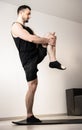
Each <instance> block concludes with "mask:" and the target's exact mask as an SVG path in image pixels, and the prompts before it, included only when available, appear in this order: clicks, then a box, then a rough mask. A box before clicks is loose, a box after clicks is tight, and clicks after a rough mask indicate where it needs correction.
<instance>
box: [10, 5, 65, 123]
mask: <svg viewBox="0 0 82 130" xmlns="http://www.w3.org/2000/svg"><path fill="white" fill-rule="evenodd" d="M17 15H18V17H17V20H16V22H14V23H13V25H12V29H11V34H12V36H13V39H14V41H15V44H16V46H17V49H18V51H19V56H20V60H21V63H22V66H23V68H24V70H25V74H26V79H27V82H28V91H27V94H26V98H25V101H26V108H27V119H26V120H27V122H40V120H39V119H38V118H36V117H35V116H34V114H33V110H32V109H33V102H34V95H35V91H36V88H37V84H38V79H37V71H38V69H37V65H38V64H39V63H40V62H41V61H42V60H43V59H44V57H45V56H46V54H47V52H48V55H49V59H50V63H49V67H51V68H57V69H61V70H65V69H66V68H65V67H63V66H62V65H61V64H60V63H59V62H58V61H57V60H56V36H55V33H50V34H48V35H47V36H46V37H39V36H37V35H35V34H34V32H33V31H32V29H31V28H29V27H26V26H25V23H26V22H28V20H29V19H30V15H31V8H30V7H29V6H27V5H22V6H20V7H19V8H18V10H17Z"/></svg>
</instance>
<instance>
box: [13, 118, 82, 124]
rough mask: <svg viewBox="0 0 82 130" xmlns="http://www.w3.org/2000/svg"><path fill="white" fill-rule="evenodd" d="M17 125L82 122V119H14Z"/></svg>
mask: <svg viewBox="0 0 82 130" xmlns="http://www.w3.org/2000/svg"><path fill="white" fill-rule="evenodd" d="M12 123H14V124H16V125H53V124H54V125H55V124H82V119H57V120H56V119H54V120H41V122H35V123H29V122H27V121H26V120H21V121H13V122H12Z"/></svg>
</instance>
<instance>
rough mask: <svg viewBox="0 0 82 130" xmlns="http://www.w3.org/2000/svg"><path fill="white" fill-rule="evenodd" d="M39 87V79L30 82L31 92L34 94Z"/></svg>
mask: <svg viewBox="0 0 82 130" xmlns="http://www.w3.org/2000/svg"><path fill="white" fill-rule="evenodd" d="M37 85H38V81H37V79H35V80H32V81H30V82H28V86H29V90H30V91H32V92H35V90H36V88H37Z"/></svg>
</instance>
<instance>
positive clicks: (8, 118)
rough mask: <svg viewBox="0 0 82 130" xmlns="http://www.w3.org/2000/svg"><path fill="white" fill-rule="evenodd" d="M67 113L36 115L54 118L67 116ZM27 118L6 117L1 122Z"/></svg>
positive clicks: (0, 119)
mask: <svg viewBox="0 0 82 130" xmlns="http://www.w3.org/2000/svg"><path fill="white" fill-rule="evenodd" d="M65 115H67V114H66V113H61V114H42V115H36V116H38V117H53V116H65ZM24 118H26V116H15V117H4V118H0V121H8V120H18V119H24Z"/></svg>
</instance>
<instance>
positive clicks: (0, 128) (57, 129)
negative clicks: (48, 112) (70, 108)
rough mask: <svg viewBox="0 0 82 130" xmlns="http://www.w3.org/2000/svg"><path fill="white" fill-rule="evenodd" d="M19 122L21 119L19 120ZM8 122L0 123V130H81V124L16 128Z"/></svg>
mask: <svg viewBox="0 0 82 130" xmlns="http://www.w3.org/2000/svg"><path fill="white" fill-rule="evenodd" d="M77 118H78V119H80V118H81V119H82V117H81V116H80V117H79V116H49V117H48V116H47V117H40V119H77ZM20 120H21V119H20ZM11 122H12V120H9V121H0V130H82V124H69V125H67V124H65V125H63V124H62V125H39V126H37V125H30V126H17V125H14V124H12V123H11Z"/></svg>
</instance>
